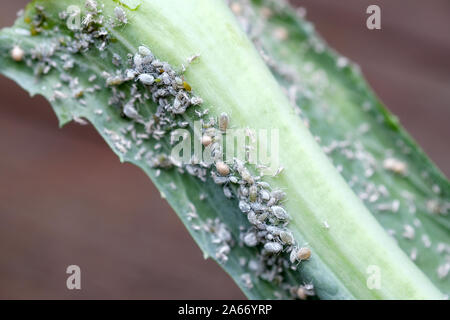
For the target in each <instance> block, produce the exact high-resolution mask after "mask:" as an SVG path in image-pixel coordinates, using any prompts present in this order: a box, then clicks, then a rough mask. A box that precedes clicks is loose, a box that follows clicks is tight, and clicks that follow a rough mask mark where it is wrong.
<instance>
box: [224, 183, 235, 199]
mask: <svg viewBox="0 0 450 320" xmlns="http://www.w3.org/2000/svg"><path fill="white" fill-rule="evenodd" d="M223 194H224V195H225V197H226V198H228V199H231V198H232V197H233V194H232V192H231V189H230V188H228V187H227V186H223Z"/></svg>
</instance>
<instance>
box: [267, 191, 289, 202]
mask: <svg viewBox="0 0 450 320" xmlns="http://www.w3.org/2000/svg"><path fill="white" fill-rule="evenodd" d="M270 196H271V197H273V198H275V200H276V201H281V200H283V199H284V198H285V197H286V193H284V192H283V191H281V190H274V191H272V192H271V193H270Z"/></svg>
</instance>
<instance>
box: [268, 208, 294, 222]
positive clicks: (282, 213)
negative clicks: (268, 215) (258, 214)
mask: <svg viewBox="0 0 450 320" xmlns="http://www.w3.org/2000/svg"><path fill="white" fill-rule="evenodd" d="M270 209H271V211H272V213H273V214H274V216H275V217H277V218H278V219H280V220H286V219H287V218H289V216H288V214H287V212H286V210H284V209H283V208H282V207H279V206H273V207H271V208H270Z"/></svg>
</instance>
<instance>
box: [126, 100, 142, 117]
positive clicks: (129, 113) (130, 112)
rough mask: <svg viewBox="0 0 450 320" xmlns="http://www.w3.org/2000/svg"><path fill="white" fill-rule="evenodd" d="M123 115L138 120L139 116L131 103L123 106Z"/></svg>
mask: <svg viewBox="0 0 450 320" xmlns="http://www.w3.org/2000/svg"><path fill="white" fill-rule="evenodd" d="M123 113H124V114H125V115H126V116H127V117H128V118H131V119H139V118H140V115H139V113H138V112H137V110H136V109H135V108H134V105H133V103H130V102H129V103H127V104H125V106H124V107H123Z"/></svg>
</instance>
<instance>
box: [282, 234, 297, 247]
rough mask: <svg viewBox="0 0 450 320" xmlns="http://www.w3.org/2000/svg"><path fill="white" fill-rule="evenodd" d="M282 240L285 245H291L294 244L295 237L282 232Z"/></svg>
mask: <svg viewBox="0 0 450 320" xmlns="http://www.w3.org/2000/svg"><path fill="white" fill-rule="evenodd" d="M280 240H281V242H283V243H284V244H289V245H291V244H293V243H294V236H293V235H292V233H290V232H287V231H282V232H280Z"/></svg>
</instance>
